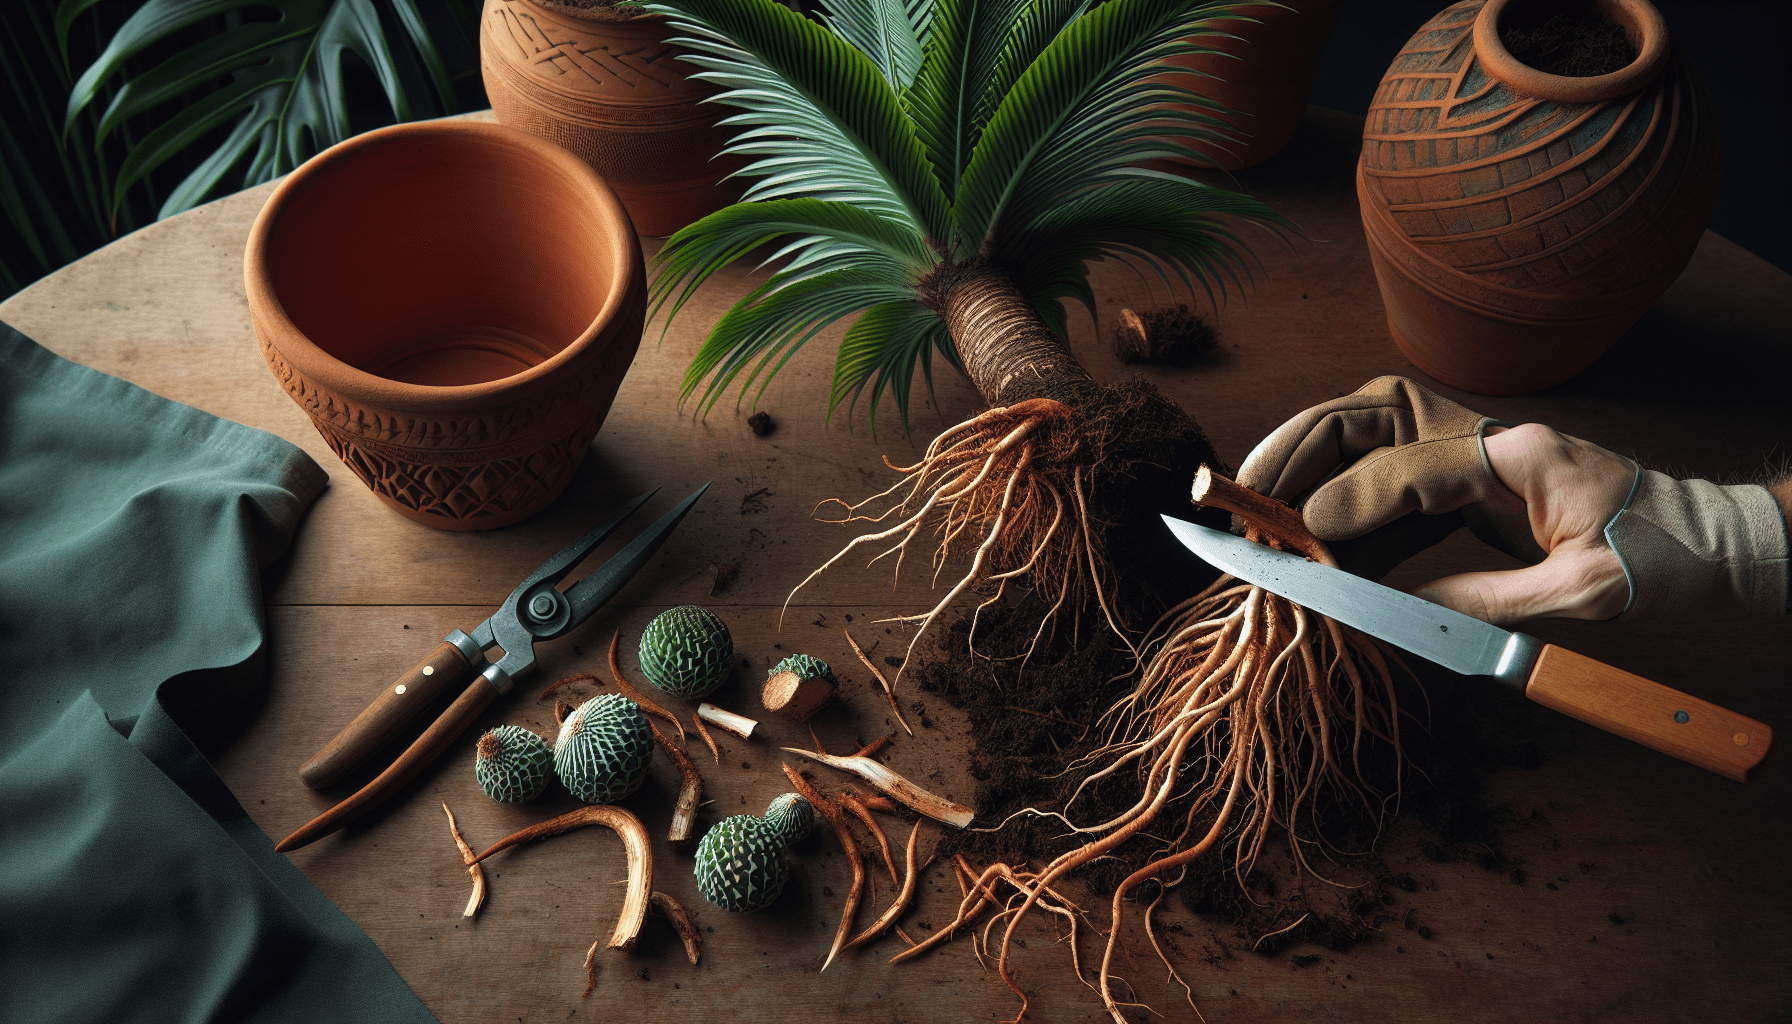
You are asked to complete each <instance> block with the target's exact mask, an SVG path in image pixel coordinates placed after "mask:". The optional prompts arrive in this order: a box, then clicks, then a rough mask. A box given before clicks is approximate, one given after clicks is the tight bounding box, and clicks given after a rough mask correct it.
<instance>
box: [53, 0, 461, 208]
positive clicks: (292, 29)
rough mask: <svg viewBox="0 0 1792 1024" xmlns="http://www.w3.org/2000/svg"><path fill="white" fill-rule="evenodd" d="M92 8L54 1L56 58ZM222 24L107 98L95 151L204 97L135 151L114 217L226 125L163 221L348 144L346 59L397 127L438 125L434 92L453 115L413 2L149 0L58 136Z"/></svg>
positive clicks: (98, 64)
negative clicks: (367, 78) (167, 53)
mask: <svg viewBox="0 0 1792 1024" xmlns="http://www.w3.org/2000/svg"><path fill="white" fill-rule="evenodd" d="M99 2H100V0H63V2H62V4H61V6H60V7H59V8H58V9H57V12H56V31H57V39H58V43H59V44H60V45H62V46H63V47H64V51H65V52H66V47H67V40H68V32H69V29H70V27H71V26H72V25H73V24H74V22H75V19H76V18H77V17H79V16H80V14H81V13H82V12H83V11H85V10H87V9H88V8H90V7H92V6H94V5H95V4H97V3H99ZM382 7H384V8H385V9H386V10H387V11H388V12H389V13H390V17H391V19H392V20H393V21H394V22H396V23H397V24H398V25H400V26H402V28H403V33H402V40H401V41H399V42H397V43H396V44H395V43H394V42H389V41H388V40H387V38H386V35H385V32H384V31H383V29H382V27H381V17H380V11H381V8H382ZM269 15H272V17H271V18H269V17H268V16H269ZM219 16H227V23H226V27H225V28H224V29H223V31H220V32H217V33H216V34H213V35H210V36H208V37H207V38H205V39H203V40H201V41H199V42H197V43H194V44H193V45H191V46H189V47H187V48H186V49H184V50H181V51H180V52H178V53H176V54H175V55H174V56H172V57H169V58H167V59H166V60H164V61H162V62H161V63H160V64H158V65H157V66H155V67H153V68H151V69H149V70H148V71H145V72H142V73H140V74H136V75H134V76H131V77H130V78H129V80H128V81H125V82H124V83H123V84H122V86H120V87H119V88H117V90H116V91H115V92H114V93H113V94H112V99H111V103H110V105H108V106H107V107H106V109H105V112H104V114H103V115H101V117H100V121H99V126H98V129H97V131H96V134H95V138H94V140H93V141H94V144H95V145H98V144H99V143H100V142H103V141H104V140H105V139H106V137H107V136H108V135H109V134H111V133H112V132H113V131H115V130H117V129H118V128H119V126H120V125H122V124H123V123H124V122H125V121H126V120H127V119H129V118H132V117H134V116H137V115H140V114H144V113H146V112H149V111H153V110H156V109H157V108H162V107H163V106H164V105H166V104H169V103H170V101H173V100H177V99H181V98H182V97H188V96H191V95H194V94H198V95H199V97H200V98H199V99H198V100H197V101H195V102H190V103H188V104H187V105H185V106H181V107H178V108H173V107H170V108H169V109H173V110H174V112H173V113H172V114H171V115H170V116H169V117H168V119H167V120H166V121H163V122H162V123H161V124H160V125H158V126H157V127H155V128H154V129H152V130H151V131H149V132H148V133H146V134H144V135H143V136H142V137H141V138H139V139H136V140H135V142H134V144H133V145H131V147H130V149H129V150H128V152H127V154H126V156H125V159H124V162H123V164H122V165H121V166H120V167H119V170H118V174H117V177H116V178H115V179H114V180H113V182H112V190H111V191H112V194H111V197H110V199H111V206H112V210H113V212H114V213H116V211H117V210H118V207H119V206H120V205H121V204H122V203H123V202H124V197H125V193H126V192H127V190H129V189H130V187H131V186H132V185H134V184H136V183H137V182H139V181H141V180H142V179H143V178H144V177H145V176H147V175H148V174H149V173H150V172H151V171H153V170H155V169H156V168H157V167H159V166H161V165H162V164H163V163H165V162H166V161H168V160H170V159H172V158H173V157H175V156H176V155H178V154H180V153H181V152H182V151H183V150H184V149H186V148H187V147H189V146H192V145H193V144H194V143H195V142H196V141H198V140H199V139H201V138H203V137H205V136H206V135H207V134H208V133H211V132H213V131H214V130H215V129H218V128H221V127H224V126H232V127H231V130H230V132H229V135H228V136H227V137H226V138H225V140H224V141H223V143H222V144H220V145H219V146H218V147H217V149H215V150H214V151H213V152H212V153H211V154H210V155H209V156H208V157H206V158H205V159H204V160H203V161H201V162H200V163H199V165H198V167H196V168H195V169H194V170H193V171H192V173H190V174H188V175H187V177H186V179H185V180H184V181H182V182H181V183H180V184H179V185H178V186H176V187H175V188H174V190H173V191H172V192H171V193H170V194H169V196H168V198H167V200H166V201H165V202H164V203H163V204H162V208H161V211H160V214H159V216H162V217H167V216H170V215H171V214H175V213H179V212H180V211H182V210H185V209H188V208H190V207H193V206H196V205H198V204H199V203H201V202H204V201H205V199H206V198H207V197H208V196H209V195H210V194H211V192H212V191H213V190H214V189H215V188H216V187H217V186H218V184H219V183H220V182H221V181H222V180H223V179H224V177H225V176H226V175H228V174H229V173H230V172H231V170H232V169H233V168H235V167H237V166H239V165H241V164H243V163H244V161H245V160H246V161H247V169H246V171H245V172H244V175H243V183H242V184H243V187H248V186H251V185H257V184H260V183H262V182H264V181H269V180H271V179H273V178H276V177H279V176H280V175H282V174H285V173H287V172H288V171H291V170H292V169H293V168H295V167H297V166H298V165H299V164H301V163H303V162H304V161H305V160H306V159H307V158H309V157H310V156H312V155H313V154H315V153H317V152H319V151H321V150H323V149H326V148H328V147H329V146H332V145H334V144H335V143H337V142H341V141H342V140H343V139H346V138H348V137H349V136H350V135H351V134H353V132H352V131H351V129H350V127H349V98H348V96H347V94H346V91H345V88H344V76H343V64H344V59H345V57H346V56H347V55H348V54H350V53H353V54H354V55H355V56H356V57H358V58H360V60H361V61H362V62H364V63H365V64H366V65H367V67H369V68H371V69H372V71H373V73H374V74H375V75H376V76H377V77H378V79H379V84H380V88H381V89H382V90H383V91H384V93H385V98H386V102H387V104H388V105H389V107H390V109H391V111H392V115H393V118H394V119H395V120H397V121H409V120H412V119H414V118H416V117H419V116H423V117H428V116H434V115H435V114H436V113H438V112H440V111H438V109H437V103H436V102H435V100H432V98H431V96H430V92H431V87H432V86H433V92H434V94H435V97H436V99H439V101H440V107H441V110H445V111H452V110H454V108H455V101H454V91H453V88H452V86H451V85H450V83H449V79H448V74H447V71H446V70H445V68H444V66H443V63H442V58H441V54H440V53H439V52H438V51H437V48H436V44H435V42H434V40H433V39H431V37H430V33H429V30H428V28H427V27H426V26H425V24H424V21H423V17H422V15H421V14H420V13H419V12H418V10H417V5H416V3H415V0H382V2H380V3H376V2H375V0H148V2H147V3H145V4H143V6H142V7H140V8H138V9H137V11H136V13H134V14H133V15H132V16H131V17H130V18H129V20H127V21H126V22H125V23H124V24H123V25H122V26H121V27H120V28H119V30H118V32H117V33H116V34H115V35H114V36H113V37H112V39H111V42H110V43H109V45H107V47H106V49H105V50H104V52H102V53H101V54H100V55H99V58H98V59H97V60H95V61H94V62H93V64H92V65H91V66H89V67H88V68H87V70H86V71H85V72H84V73H82V75H81V77H80V78H79V80H77V81H76V82H75V84H74V88H73V89H72V91H71V93H70V95H69V99H68V108H67V111H66V114H65V116H64V128H65V131H67V130H68V129H69V128H71V127H72V126H74V125H75V123H76V119H77V118H78V117H79V116H80V114H81V112H82V111H83V110H85V109H86V108H87V107H88V106H89V105H90V104H93V103H94V102H95V101H96V98H98V97H99V96H100V95H101V94H102V92H103V91H104V89H105V87H106V86H107V85H108V84H110V83H112V82H113V81H114V80H115V79H117V78H118V77H119V76H121V75H122V74H123V73H124V67H125V62H126V61H128V60H130V59H131V58H132V57H133V56H135V55H137V54H139V53H142V52H144V51H145V50H147V49H148V48H150V47H152V46H154V45H155V44H157V43H161V42H163V41H165V40H167V39H168V38H169V37H171V36H173V35H174V34H176V33H178V32H181V31H182V30H183V29H186V28H188V27H189V26H192V25H195V24H197V23H200V22H203V21H205V20H207V19H213V18H218V17H219ZM262 19H266V20H262ZM425 79H427V82H425V81H424V80H425ZM220 83H222V84H220Z"/></svg>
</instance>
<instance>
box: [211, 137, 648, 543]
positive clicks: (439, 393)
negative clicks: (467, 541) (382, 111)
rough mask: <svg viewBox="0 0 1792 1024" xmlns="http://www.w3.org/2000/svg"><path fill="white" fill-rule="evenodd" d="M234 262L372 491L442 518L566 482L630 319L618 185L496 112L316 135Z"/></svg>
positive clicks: (426, 517)
mask: <svg viewBox="0 0 1792 1024" xmlns="http://www.w3.org/2000/svg"><path fill="white" fill-rule="evenodd" d="M243 275H244V280H245V283H246V286H247V289H248V298H249V312H250V316H251V318H252V320H253V322H254V325H255V333H256V336H257V337H258V338H259V339H260V342H261V351H262V355H263V356H264V357H265V358H266V359H267V363H268V366H269V367H270V368H271V369H272V370H273V371H274V376H275V378H276V379H278V380H279V382H280V384H281V385H282V386H283V387H284V388H285V389H286V393H287V394H288V395H289V396H291V398H292V400H293V401H294V402H297V403H298V404H299V407H300V408H302V409H304V410H305V412H306V413H307V414H308V415H309V416H310V417H311V420H312V423H313V425H315V426H316V427H317V432H318V433H319V434H321V435H323V438H324V440H325V441H326V442H328V443H329V446H330V448H331V450H332V451H334V452H335V453H336V454H337V455H338V456H340V457H341V459H342V461H343V463H344V464H346V465H347V466H348V468H349V469H350V470H352V471H353V472H354V474H355V475H356V476H357V477H359V478H360V479H361V481H362V482H363V483H365V484H366V485H367V486H368V487H369V488H371V489H372V490H373V493H374V494H376V495H378V496H379V498H380V500H381V501H383V502H385V503H386V504H387V505H388V506H390V507H392V508H393V509H395V510H397V511H398V512H399V513H400V514H402V515H404V516H406V517H408V518H410V519H414V520H416V521H417V522H420V523H424V524H426V525H428V526H433V527H437V528H438V529H444V530H483V529H490V528H492V527H498V526H505V525H508V524H510V523H514V522H517V521H518V520H520V519H523V518H525V517H526V516H529V515H530V514H532V513H534V512H536V511H538V510H540V509H541V508H542V507H543V506H545V505H547V504H548V503H549V502H550V501H552V500H553V499H554V498H555V497H556V496H558V495H559V494H560V492H561V491H562V490H564V489H565V488H566V485H567V484H568V483H569V482H570V481H571V480H572V475H573V471H574V470H575V469H577V468H578V464H579V462H580V460H582V459H583V458H584V456H585V451H586V449H587V448H588V447H589V446H590V444H591V439H592V436H593V435H594V434H595V433H596V432H597V429H598V426H599V425H600V424H601V423H602V422H603V419H604V415H605V414H606V413H607V412H608V411H609V408H610V403H611V401H612V400H613V399H614V398H615V396H616V389H617V386H618V385H620V384H621V382H622V377H623V374H625V373H626V372H627V371H628V367H629V364H630V362H632V361H633V359H634V355H635V349H636V347H637V346H638V345H639V344H640V340H641V332H642V329H643V327H644V323H645V313H646V292H645V271H644V269H643V267H642V261H641V243H640V239H639V238H638V237H637V236H636V235H635V233H634V231H633V229H632V228H631V227H630V225H629V219H628V214H627V213H626V212H625V211H624V210H623V208H622V204H621V202H619V201H618V200H617V198H616V195H615V193H613V192H611V191H610V189H609V188H608V187H607V186H606V185H605V184H604V183H603V180H602V179H601V178H599V177H598V176H597V173H596V172H595V171H593V170H592V169H591V168H590V166H589V165H587V164H586V163H585V162H584V161H582V160H580V159H579V158H578V157H576V156H573V155H572V154H571V153H568V152H567V151H566V150H564V149H561V148H560V147H559V146H556V145H554V144H553V143H550V142H545V141H543V140H541V139H538V138H535V137H534V136H532V135H528V134H526V133H524V132H521V131H518V130H516V129H514V128H506V127H504V126H502V125H496V124H482V123H477V122H465V121H424V122H413V123H409V124H400V125H394V126H392V127H390V128H382V129H379V130H377V131H372V132H368V133H366V134H364V135H359V136H356V137H355V138H352V139H349V140H348V141H346V142H343V143H340V144H338V145H336V146H333V147H331V148H330V149H328V150H325V151H324V152H323V153H320V154H318V155H317V156H316V157H313V158H312V159H311V160H309V161H307V162H306V163H305V164H304V165H302V166H301V167H299V169H298V170H296V171H294V172H293V173H292V174H290V175H288V176H287V178H286V180H284V181H282V182H281V183H280V185H279V186H278V187H277V188H275V189H274V192H273V194H272V195H271V196H270V197H269V198H268V201H267V205H266V206H264V207H263V208H262V211H261V214H260V215H259V216H258V217H257V218H256V220H255V226H254V228H253V229H252V231H251V232H250V235H249V246H248V250H247V252H246V254H245V258H244V268H243Z"/></svg>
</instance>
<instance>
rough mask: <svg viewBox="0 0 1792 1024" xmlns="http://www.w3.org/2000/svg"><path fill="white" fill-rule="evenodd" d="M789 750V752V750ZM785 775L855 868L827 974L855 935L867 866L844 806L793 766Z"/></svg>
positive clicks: (829, 954)
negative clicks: (854, 920)
mask: <svg viewBox="0 0 1792 1024" xmlns="http://www.w3.org/2000/svg"><path fill="white" fill-rule="evenodd" d="M786 749H788V748H786ZM784 774H785V775H786V776H788V777H789V778H790V784H791V785H792V786H794V787H796V791H797V792H798V793H799V794H801V795H802V797H803V799H805V800H807V801H809V803H811V804H813V805H814V806H815V809H816V810H817V811H819V812H821V816H822V817H824V818H826V819H827V821H828V824H829V825H832V826H833V828H834V835H835V837H836V838H838V839H839V840H840V849H841V851H842V852H844V853H845V854H846V861H847V863H849V864H851V865H852V889H851V890H850V891H848V892H847V894H846V908H845V909H844V910H842V911H841V912H840V927H839V928H838V929H837V930H836V931H835V932H834V945H833V946H832V947H831V948H830V949H829V950H828V958H827V959H826V960H824V961H822V964H821V969H822V970H824V971H825V970H827V969H828V965H829V964H831V963H833V962H834V957H836V956H838V955H839V954H840V950H841V948H842V947H843V946H845V944H846V936H847V933H849V932H850V931H852V918H853V914H854V913H856V912H857V911H858V909H859V898H860V897H861V896H863V895H864V894H865V862H864V860H863V859H861V858H860V856H859V844H858V841H857V840H855V839H853V836H852V829H850V828H848V827H847V824H846V814H845V813H844V812H843V811H841V810H840V805H839V804H836V803H835V802H834V801H832V800H830V799H828V798H827V797H825V796H823V795H821V791H820V790H818V789H816V788H815V787H814V786H812V785H810V784H809V780H808V779H805V778H803V773H802V772H799V771H797V770H796V768H794V767H792V766H791V765H789V764H786V765H784Z"/></svg>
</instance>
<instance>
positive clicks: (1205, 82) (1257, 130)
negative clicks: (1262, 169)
mask: <svg viewBox="0 0 1792 1024" xmlns="http://www.w3.org/2000/svg"><path fill="white" fill-rule="evenodd" d="M1343 9H1344V0H1280V2H1279V3H1266V4H1260V5H1249V4H1246V5H1240V7H1239V9H1238V13H1239V14H1241V15H1244V17H1238V18H1219V19H1216V20H1215V26H1214V27H1215V28H1217V29H1218V30H1220V31H1221V32H1223V33H1225V34H1224V35H1212V36H1202V37H1200V38H1197V39H1193V40H1191V41H1192V42H1194V43H1196V44H1198V45H1200V46H1202V47H1204V48H1206V49H1208V50H1213V51H1216V52H1214V53H1211V54H1206V53H1204V54H1189V55H1183V56H1178V57H1174V58H1171V61H1170V62H1171V63H1172V64H1177V65H1180V66H1182V67H1186V68H1189V69H1191V70H1194V71H1199V72H1202V73H1203V74H1206V75H1209V76H1212V77H1209V78H1203V79H1201V80H1200V81H1199V83H1198V84H1194V85H1192V86H1191V88H1194V89H1196V90H1197V91H1199V92H1200V93H1201V94H1202V95H1204V96H1206V97H1207V98H1208V99H1211V100H1214V101H1216V102H1218V103H1220V104H1222V105H1223V106H1225V108H1226V109H1227V110H1229V111H1231V112H1232V113H1231V114H1230V115H1229V116H1227V117H1225V118H1222V120H1223V121H1225V122H1226V124H1227V125H1229V126H1230V130H1231V131H1232V132H1234V133H1235V134H1236V136H1237V141H1234V142H1231V143H1229V144H1227V145H1226V146H1225V147H1223V148H1221V147H1216V146H1211V145H1208V144H1206V143H1200V142H1197V143H1195V146H1196V148H1198V149H1200V150H1201V151H1202V152H1203V153H1205V154H1206V155H1207V157H1208V159H1209V161H1210V162H1209V163H1206V164H1202V165H1201V166H1210V167H1223V168H1225V169H1226V170H1229V171H1236V170H1242V169H1243V168H1246V167H1255V166H1257V165H1258V164H1260V163H1262V162H1263V161H1265V160H1268V159H1269V158H1270V157H1272V156H1275V155H1276V154H1277V153H1280V152H1281V151H1282V148H1283V147H1284V146H1286V145H1288V140H1289V139H1290V138H1292V137H1293V136H1294V129H1295V128H1296V127H1298V126H1299V124H1300V116H1301V114H1302V113H1303V112H1304V111H1305V110H1306V109H1307V94H1308V93H1310V92H1312V91H1313V80H1314V79H1315V78H1316V77H1318V75H1319V58H1320V56H1321V55H1322V54H1323V53H1324V51H1325V43H1326V40H1328V39H1330V38H1331V35H1332V29H1333V28H1335V27H1336V26H1337V24H1338V14H1339V12H1340V11H1342V10H1343ZM1184 80H1185V81H1187V79H1186V78H1185V79H1184ZM1179 84H1181V83H1179ZM1177 162H1184V161H1177Z"/></svg>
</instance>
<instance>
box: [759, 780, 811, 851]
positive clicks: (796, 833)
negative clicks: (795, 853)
mask: <svg viewBox="0 0 1792 1024" xmlns="http://www.w3.org/2000/svg"><path fill="white" fill-rule="evenodd" d="M765 827H766V829H767V830H768V831H769V832H770V833H771V834H772V835H773V836H776V837H777V838H778V840H779V841H780V842H782V843H783V844H784V845H785V846H790V845H792V844H795V843H800V842H802V841H803V840H804V839H806V838H808V836H809V830H810V829H812V828H814V827H815V805H814V804H812V803H810V802H809V801H808V800H806V799H804V798H803V796H802V794H800V793H785V794H784V795H783V796H779V797H774V798H773V799H772V802H771V803H770V804H769V805H767V806H766V808H765Z"/></svg>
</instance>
